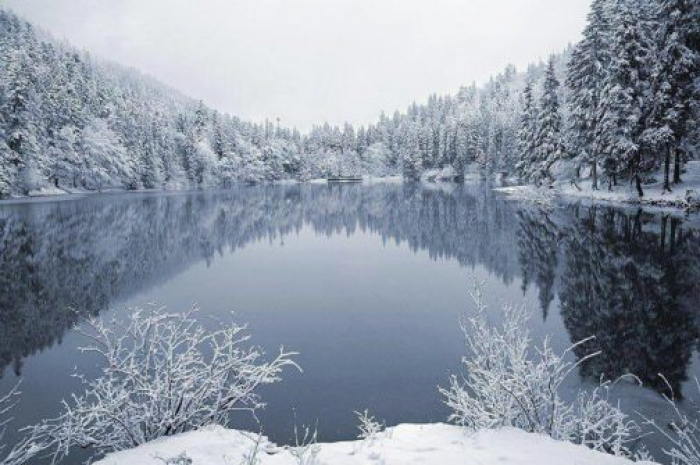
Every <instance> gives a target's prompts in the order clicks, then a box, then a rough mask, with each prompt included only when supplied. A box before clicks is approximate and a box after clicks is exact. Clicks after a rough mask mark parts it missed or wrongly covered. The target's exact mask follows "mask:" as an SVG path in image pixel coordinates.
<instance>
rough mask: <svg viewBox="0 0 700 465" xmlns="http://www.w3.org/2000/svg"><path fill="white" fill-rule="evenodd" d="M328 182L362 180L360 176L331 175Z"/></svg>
mask: <svg viewBox="0 0 700 465" xmlns="http://www.w3.org/2000/svg"><path fill="white" fill-rule="evenodd" d="M328 182H362V178H361V177H360V176H331V177H329V178H328Z"/></svg>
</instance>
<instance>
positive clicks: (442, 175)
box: [421, 166, 458, 182]
mask: <svg viewBox="0 0 700 465" xmlns="http://www.w3.org/2000/svg"><path fill="white" fill-rule="evenodd" d="M457 177H458V175H457V172H456V171H455V169H454V168H452V166H446V167H444V168H440V169H431V170H427V171H424V172H423V174H422V175H421V181H423V182H445V181H447V182H452V181H454V180H455V179H456V178H457Z"/></svg>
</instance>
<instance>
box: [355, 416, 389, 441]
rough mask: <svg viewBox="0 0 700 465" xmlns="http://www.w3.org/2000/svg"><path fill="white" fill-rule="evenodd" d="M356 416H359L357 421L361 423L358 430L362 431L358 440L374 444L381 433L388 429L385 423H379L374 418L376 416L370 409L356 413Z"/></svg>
mask: <svg viewBox="0 0 700 465" xmlns="http://www.w3.org/2000/svg"><path fill="white" fill-rule="evenodd" d="M355 415H357V421H358V422H359V424H358V425H357V429H359V430H360V434H359V435H358V436H357V437H358V439H364V440H366V441H367V442H369V443H373V442H374V441H375V440H376V439H377V437H378V436H379V433H381V432H382V431H384V429H386V426H385V425H384V424H383V423H379V422H378V421H377V420H376V419H375V418H374V415H371V414H370V413H369V410H368V409H365V410H363V411H362V412H355Z"/></svg>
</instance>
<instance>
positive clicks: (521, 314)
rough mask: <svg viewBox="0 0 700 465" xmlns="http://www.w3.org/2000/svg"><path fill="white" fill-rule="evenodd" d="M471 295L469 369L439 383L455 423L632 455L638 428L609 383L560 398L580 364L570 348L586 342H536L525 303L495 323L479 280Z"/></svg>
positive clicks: (466, 362) (467, 320) (509, 308)
mask: <svg viewBox="0 0 700 465" xmlns="http://www.w3.org/2000/svg"><path fill="white" fill-rule="evenodd" d="M472 297H473V299H474V302H475V304H476V311H475V312H474V313H473V314H471V315H469V316H468V317H466V318H464V319H463V321H462V322H461V327H462V331H463V333H464V337H465V340H466V345H467V350H468V355H467V356H465V357H464V358H463V359H462V362H463V364H464V368H465V373H464V374H463V375H462V376H452V377H451V380H450V386H449V387H448V388H440V392H441V393H442V394H443V395H444V396H445V402H446V403H447V405H448V406H449V407H450V408H451V409H452V414H451V416H450V421H453V422H455V423H457V424H460V425H463V426H465V427H468V428H470V429H472V430H479V429H484V428H499V427H504V426H511V427H515V428H520V429H523V430H525V431H528V432H533V433H541V434H546V435H548V436H551V437H553V438H555V439H559V440H564V441H570V442H574V443H577V444H584V445H586V446H588V447H590V448H592V449H596V450H600V451H604V452H608V453H611V454H615V455H625V456H629V455H631V451H630V450H629V445H630V443H631V442H632V441H633V440H634V439H635V438H633V436H634V435H635V434H636V432H637V431H638V428H637V426H636V425H635V424H634V422H632V421H630V420H629V419H628V418H627V416H626V415H625V414H624V413H623V412H622V411H621V410H620V408H619V407H618V406H616V405H614V404H612V403H611V402H610V401H609V396H608V393H609V389H610V388H611V386H612V385H611V384H610V383H603V384H601V385H600V386H599V387H598V388H596V389H594V390H592V391H591V392H582V393H580V394H579V395H578V397H577V399H576V400H575V401H574V402H566V401H564V400H563V399H562V398H561V397H560V394H559V388H560V387H561V385H562V383H563V382H564V380H565V379H566V378H567V376H569V375H570V374H571V373H572V371H574V370H575V368H576V367H577V363H573V362H568V361H566V358H565V357H566V354H567V353H568V352H569V351H571V350H572V349H573V348H574V347H576V346H578V345H579V344H581V343H583V342H585V341H582V342H580V343H578V344H575V345H574V346H572V347H570V348H569V349H568V350H567V351H565V352H564V353H562V354H557V353H556V352H555V351H554V350H553V349H552V347H551V344H550V342H549V339H547V338H546V339H545V340H544V342H543V343H542V344H541V345H539V346H536V345H535V344H534V343H533V341H532V339H531V337H530V333H529V331H528V329H527V326H526V324H527V322H528V320H529V318H530V313H529V312H527V311H526V310H525V309H524V308H523V307H513V306H509V305H504V306H503V324H502V325H501V326H500V327H496V326H494V325H491V324H490V323H489V321H488V318H487V315H486V305H485V304H484V302H483V296H482V292H481V288H480V287H479V286H477V287H476V288H475V290H474V291H473V292H472ZM594 355H596V354H592V355H591V356H594ZM581 361H583V360H580V361H579V362H578V363H581Z"/></svg>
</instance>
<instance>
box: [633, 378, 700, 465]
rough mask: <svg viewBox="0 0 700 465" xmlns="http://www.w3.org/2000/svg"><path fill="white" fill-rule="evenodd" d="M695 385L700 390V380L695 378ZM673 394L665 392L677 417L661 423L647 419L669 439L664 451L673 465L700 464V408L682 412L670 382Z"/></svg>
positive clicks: (664, 395) (666, 398)
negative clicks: (666, 422) (690, 411)
mask: <svg viewBox="0 0 700 465" xmlns="http://www.w3.org/2000/svg"><path fill="white" fill-rule="evenodd" d="M695 386H696V388H697V389H698V391H699V392H700V381H698V379H697V378H696V379H695ZM668 387H669V389H670V392H671V395H667V394H663V397H664V399H665V400H666V402H668V404H669V406H670V408H671V410H672V411H673V412H674V413H675V418H674V419H673V420H672V421H671V422H670V423H668V424H659V422H658V421H656V420H654V419H648V418H647V419H645V420H646V422H647V423H648V424H649V425H651V426H652V427H653V428H654V430H655V431H656V432H657V434H661V435H662V436H663V437H665V438H666V439H667V440H668V444H669V445H668V446H666V448H665V449H664V453H665V454H666V455H667V456H668V457H669V458H670V459H671V462H672V463H673V465H700V420H699V418H700V409H697V408H696V409H695V410H694V411H693V412H692V413H691V414H687V413H684V412H682V411H681V410H680V409H679V408H678V405H677V404H676V399H675V398H674V397H673V390H672V388H671V385H670V384H669V386H668Z"/></svg>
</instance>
